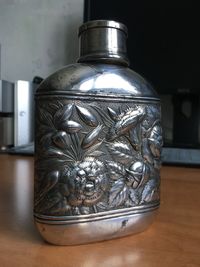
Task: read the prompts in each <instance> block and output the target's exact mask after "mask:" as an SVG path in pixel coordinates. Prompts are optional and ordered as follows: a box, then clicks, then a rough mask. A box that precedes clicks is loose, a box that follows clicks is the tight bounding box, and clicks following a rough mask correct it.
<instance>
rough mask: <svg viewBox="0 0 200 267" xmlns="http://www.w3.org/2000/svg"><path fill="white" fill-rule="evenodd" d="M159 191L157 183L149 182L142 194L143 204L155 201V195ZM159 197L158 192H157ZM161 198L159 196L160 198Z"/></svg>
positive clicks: (152, 180)
mask: <svg viewBox="0 0 200 267" xmlns="http://www.w3.org/2000/svg"><path fill="white" fill-rule="evenodd" d="M157 191H158V185H157V182H156V181H155V180H154V179H151V180H149V181H148V182H147V183H146V185H145V187H144V189H143V192H142V197H141V201H142V202H150V201H153V200H154V197H155V196H154V194H155V193H156V192H157ZM157 195H158V192H157ZM158 197H159V196H158Z"/></svg>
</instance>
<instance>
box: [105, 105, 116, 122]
mask: <svg viewBox="0 0 200 267" xmlns="http://www.w3.org/2000/svg"><path fill="white" fill-rule="evenodd" d="M107 109H108V114H109V115H110V117H111V119H113V120H114V121H115V120H116V119H117V117H118V114H117V113H116V112H115V111H114V110H113V109H112V108H109V107H108V108H107Z"/></svg>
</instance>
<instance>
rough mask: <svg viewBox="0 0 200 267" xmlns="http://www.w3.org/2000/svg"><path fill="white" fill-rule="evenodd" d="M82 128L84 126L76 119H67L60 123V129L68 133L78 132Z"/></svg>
mask: <svg viewBox="0 0 200 267" xmlns="http://www.w3.org/2000/svg"><path fill="white" fill-rule="evenodd" d="M81 129H82V126H81V125H80V124H79V123H78V122H76V121H65V122H63V123H62V124H61V125H60V130H63V131H66V132H67V133H70V134H71V133H77V132H79V131H80V130H81Z"/></svg>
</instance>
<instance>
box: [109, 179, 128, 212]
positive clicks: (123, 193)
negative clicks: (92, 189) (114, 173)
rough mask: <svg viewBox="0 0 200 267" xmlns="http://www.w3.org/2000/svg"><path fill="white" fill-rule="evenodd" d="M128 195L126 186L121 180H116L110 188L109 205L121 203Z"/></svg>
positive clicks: (116, 205)
mask: <svg viewBox="0 0 200 267" xmlns="http://www.w3.org/2000/svg"><path fill="white" fill-rule="evenodd" d="M127 196H128V188H127V186H126V185H125V183H124V181H123V180H117V181H116V182H115V183H114V184H113V186H112V188H111V190H110V195H109V206H110V207H113V208H114V207H118V206H120V205H122V204H123V203H124V202H125V200H126V199H127Z"/></svg>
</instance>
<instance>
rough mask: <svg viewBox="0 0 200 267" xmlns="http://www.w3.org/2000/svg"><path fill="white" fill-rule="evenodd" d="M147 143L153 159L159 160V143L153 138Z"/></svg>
mask: <svg viewBox="0 0 200 267" xmlns="http://www.w3.org/2000/svg"><path fill="white" fill-rule="evenodd" d="M148 141H149V147H150V149H151V152H152V154H153V155H154V157H156V158H159V157H160V156H161V145H160V143H159V142H158V141H157V140H155V139H153V138H149V139H148Z"/></svg>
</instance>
